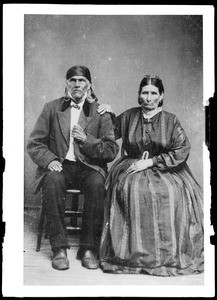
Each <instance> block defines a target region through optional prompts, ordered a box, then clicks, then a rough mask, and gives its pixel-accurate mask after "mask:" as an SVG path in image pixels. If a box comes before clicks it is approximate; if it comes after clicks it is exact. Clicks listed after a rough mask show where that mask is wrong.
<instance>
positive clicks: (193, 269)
mask: <svg viewBox="0 0 217 300" xmlns="http://www.w3.org/2000/svg"><path fill="white" fill-rule="evenodd" d="M163 96H164V87H163V84H162V81H161V79H160V78H159V77H151V76H145V77H144V78H143V79H142V81H141V83H140V88H139V98H138V102H139V105H140V107H134V108H131V109H128V110H127V111H125V112H123V113H122V114H121V115H120V116H118V117H117V118H116V117H115V116H114V115H113V116H114V119H115V120H114V121H115V134H116V139H119V138H122V143H123V144H122V146H123V149H124V152H125V154H124V155H123V156H122V157H121V158H120V159H119V160H118V161H116V162H115V163H114V164H113V166H112V167H111V170H110V172H109V175H108V178H107V182H106V186H107V198H106V202H105V214H104V227H103V233H102V238H101V249H100V262H101V268H102V270H103V271H104V272H109V273H144V274H150V275H159V276H177V275H187V274H196V273H201V272H203V267H204V264H203V261H204V258H203V200H202V191H201V188H200V186H199V185H198V183H197V182H196V180H195V179H194V177H193V175H192V173H191V171H190V169H189V167H188V165H187V163H186V161H187V159H188V156H189V152H190V143H189V140H188V138H187V136H186V134H185V131H184V130H183V128H182V126H181V125H180V122H179V120H178V119H177V117H176V116H175V115H174V114H172V113H169V112H167V111H164V110H162V105H163ZM105 111H108V112H111V113H112V109H111V107H110V106H109V105H107V104H102V105H101V106H100V107H99V110H98V112H99V113H101V114H103V113H104V112H105ZM144 152H145V154H146V156H145V157H144V155H143V154H144Z"/></svg>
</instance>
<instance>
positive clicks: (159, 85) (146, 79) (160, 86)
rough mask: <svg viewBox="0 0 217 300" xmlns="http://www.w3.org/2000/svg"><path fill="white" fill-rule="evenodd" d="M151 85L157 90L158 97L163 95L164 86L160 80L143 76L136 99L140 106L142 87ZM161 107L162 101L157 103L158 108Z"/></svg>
mask: <svg viewBox="0 0 217 300" xmlns="http://www.w3.org/2000/svg"><path fill="white" fill-rule="evenodd" d="M149 84H152V85H154V86H156V87H157V88H158V90H159V93H160V95H161V94H162V93H164V86H163V83H162V80H161V79H160V78H159V77H158V76H151V75H145V77H144V78H143V79H142V81H141V83H140V86H139V92H138V93H139V97H138V103H139V104H141V101H140V93H141V91H142V88H143V86H145V85H149ZM162 105H163V99H162V100H161V101H160V102H159V104H158V107H160V106H162Z"/></svg>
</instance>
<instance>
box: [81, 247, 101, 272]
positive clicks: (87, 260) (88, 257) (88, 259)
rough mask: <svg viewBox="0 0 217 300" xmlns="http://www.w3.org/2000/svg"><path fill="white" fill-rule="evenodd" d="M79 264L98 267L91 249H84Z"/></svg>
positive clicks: (93, 267)
mask: <svg viewBox="0 0 217 300" xmlns="http://www.w3.org/2000/svg"><path fill="white" fill-rule="evenodd" d="M81 265H82V267H84V268H87V269H98V268H99V262H98V260H97V259H96V257H95V256H94V254H93V252H92V251H91V250H87V251H85V253H84V255H83V258H82V260H81Z"/></svg>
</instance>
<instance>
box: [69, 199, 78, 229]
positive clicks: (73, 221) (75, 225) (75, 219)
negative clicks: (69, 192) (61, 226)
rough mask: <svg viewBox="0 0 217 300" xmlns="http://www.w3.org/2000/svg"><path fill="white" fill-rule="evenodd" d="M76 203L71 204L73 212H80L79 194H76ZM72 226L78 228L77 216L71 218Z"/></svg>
mask: <svg viewBox="0 0 217 300" xmlns="http://www.w3.org/2000/svg"><path fill="white" fill-rule="evenodd" d="M73 197H74V201H73V200H72V204H71V210H72V211H78V197H79V196H78V194H74V195H73ZM70 223H71V226H72V227H77V216H76V215H75V216H71V220H70Z"/></svg>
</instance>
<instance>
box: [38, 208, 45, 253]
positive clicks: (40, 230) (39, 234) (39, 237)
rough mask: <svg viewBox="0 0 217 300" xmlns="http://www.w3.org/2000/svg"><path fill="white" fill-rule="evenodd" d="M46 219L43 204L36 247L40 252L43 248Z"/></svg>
mask: <svg viewBox="0 0 217 300" xmlns="http://www.w3.org/2000/svg"><path fill="white" fill-rule="evenodd" d="M44 219H45V209H44V205H43V204H42V206H41V212H40V220H39V224H38V236H37V246H36V251H37V252H38V251H40V248H41V238H42V234H43V229H44Z"/></svg>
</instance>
